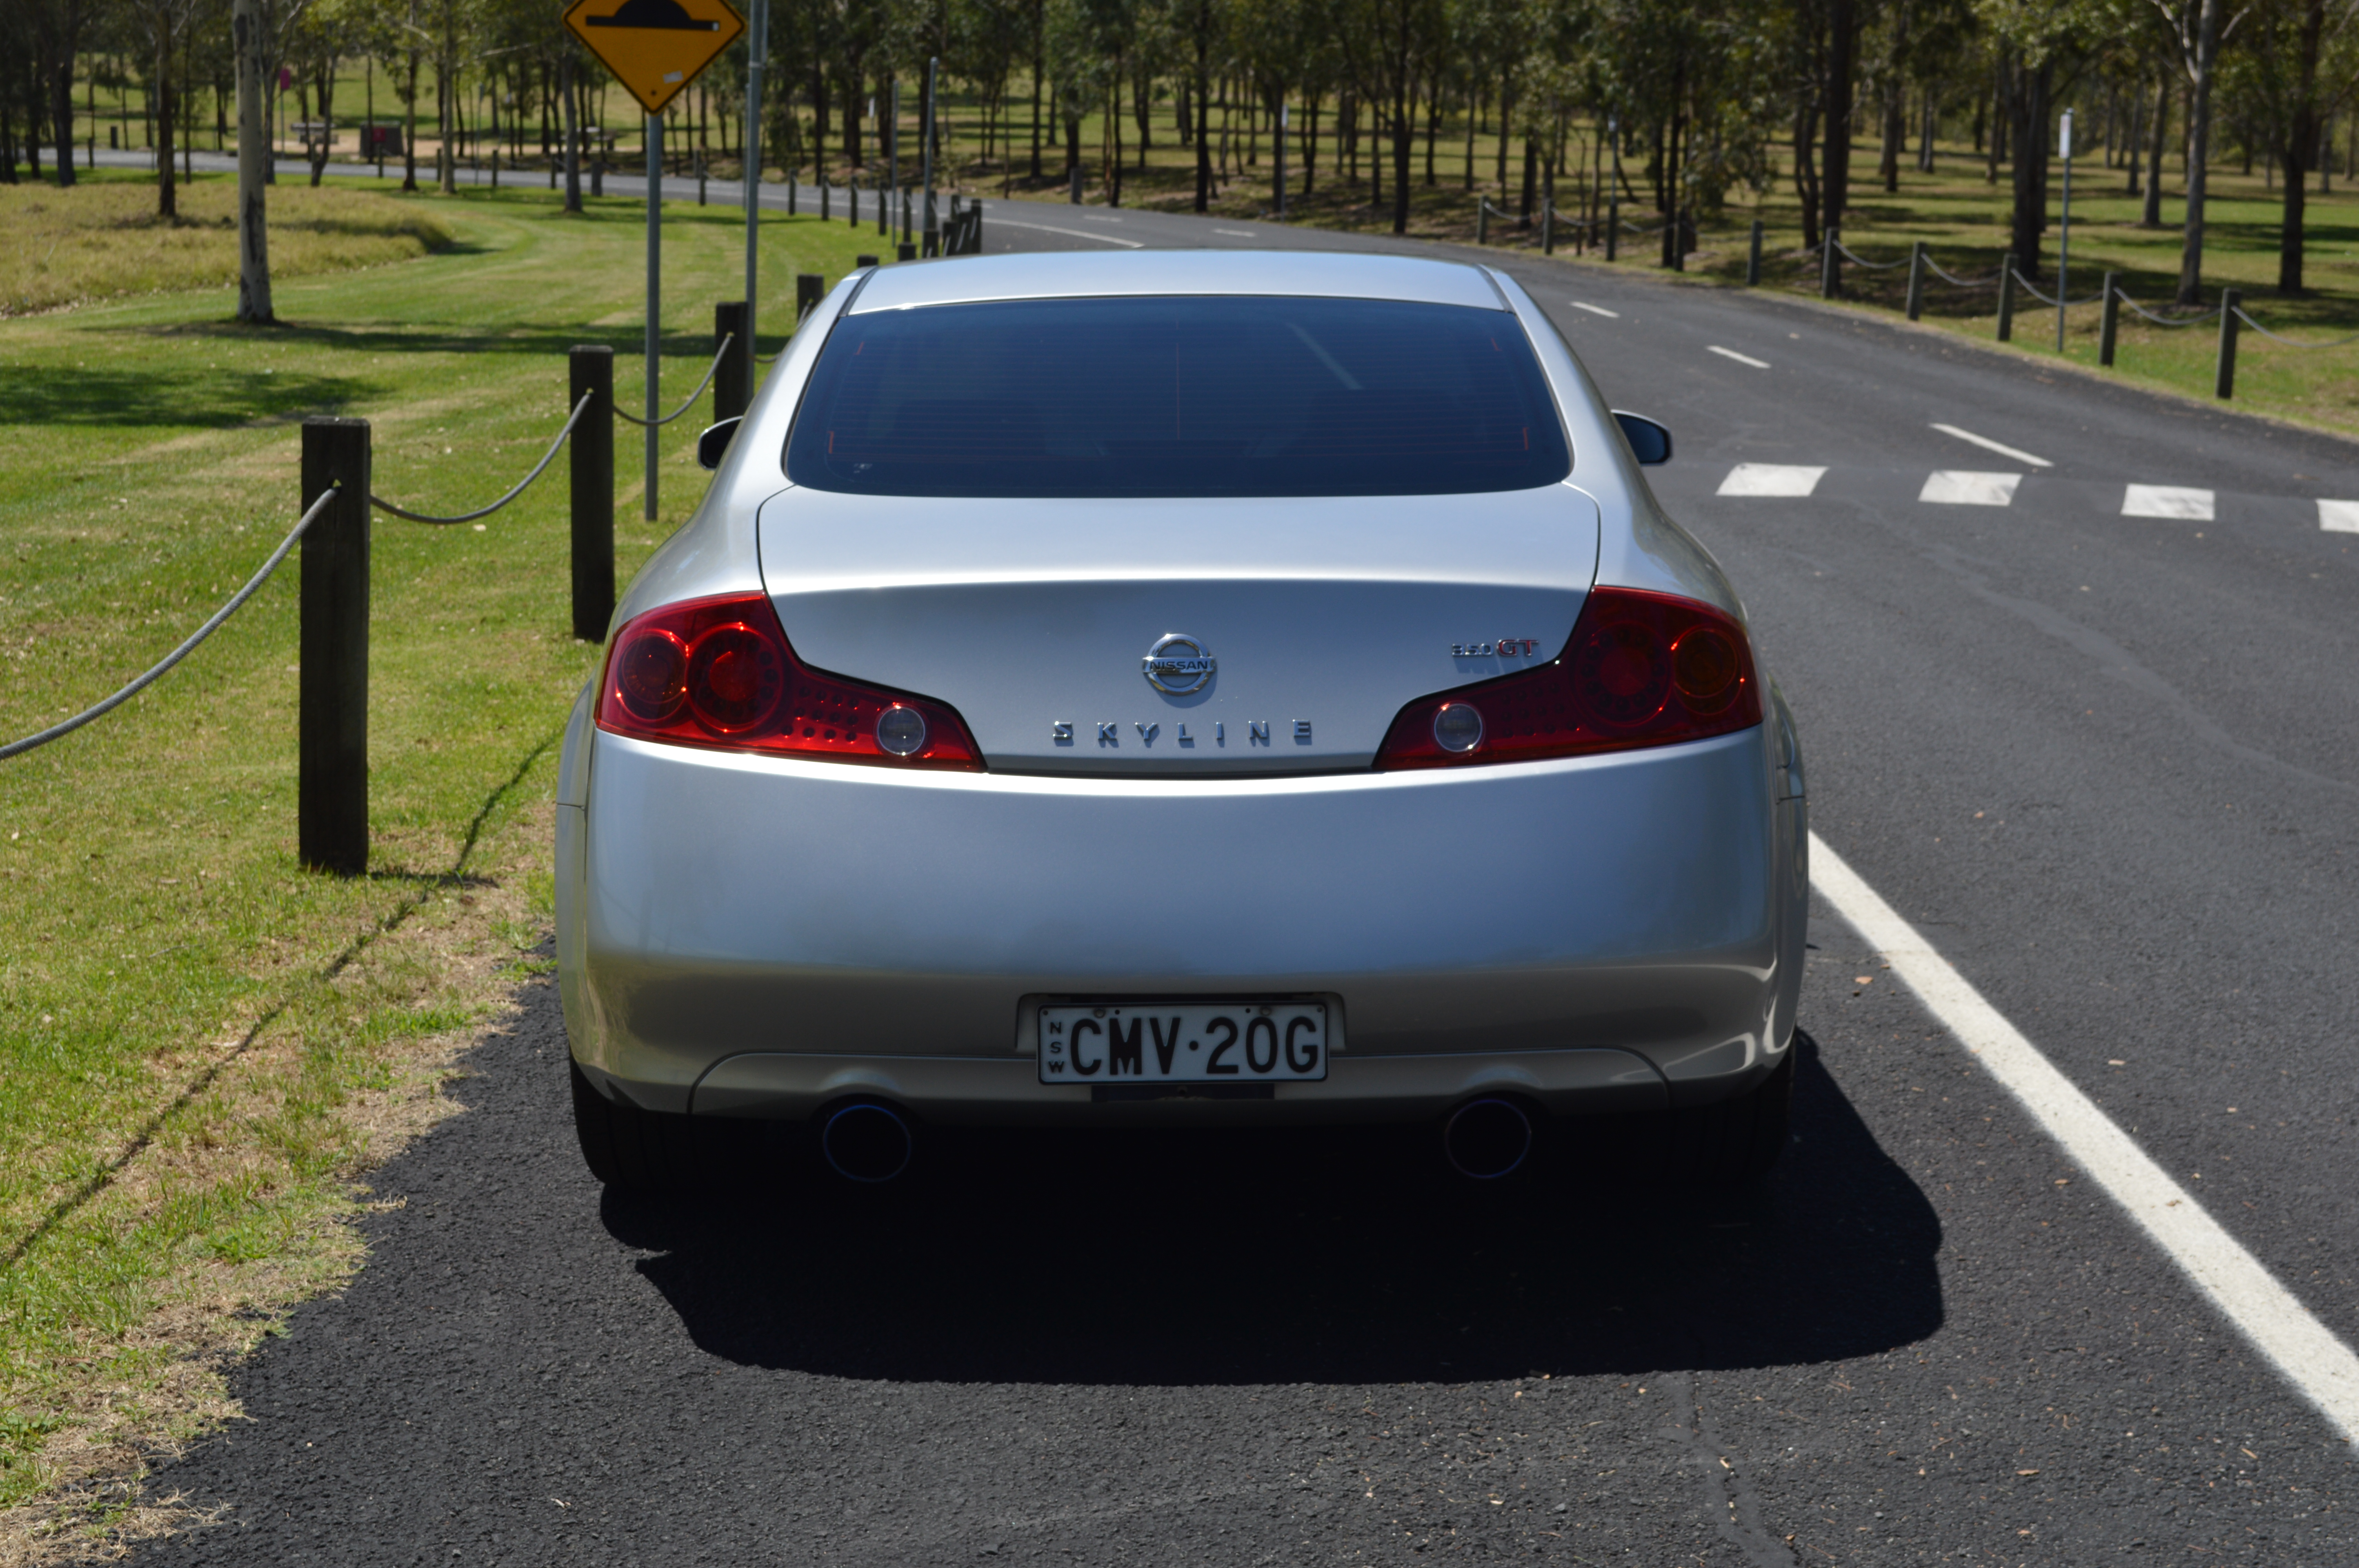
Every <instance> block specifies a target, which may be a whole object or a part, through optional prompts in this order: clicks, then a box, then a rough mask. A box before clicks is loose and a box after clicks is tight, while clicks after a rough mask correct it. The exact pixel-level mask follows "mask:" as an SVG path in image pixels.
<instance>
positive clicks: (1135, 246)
mask: <svg viewBox="0 0 2359 1568" xmlns="http://www.w3.org/2000/svg"><path fill="white" fill-rule="evenodd" d="M991 221H992V222H994V223H995V224H997V225H998V226H999V227H1000V228H1003V229H1032V230H1037V231H1038V232H1040V233H1043V234H1062V235H1064V236H1065V237H1066V238H1067V239H1070V240H1095V241H1096V242H1097V243H1100V244H1102V245H1120V246H1121V247H1122V248H1123V249H1125V250H1128V251H1138V250H1145V249H1146V248H1147V242H1146V241H1144V240H1125V239H1121V238H1118V237H1117V236H1115V235H1113V234H1093V233H1091V232H1089V231H1088V230H1087V229H1060V228H1057V227H1055V226H1054V225H1053V224H1049V223H1027V222H1023V221H1022V220H1020V219H1016V218H1003V217H1001V216H1000V215H999V213H998V211H997V210H994V211H993V212H992V214H991Z"/></svg>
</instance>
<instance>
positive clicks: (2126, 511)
mask: <svg viewBox="0 0 2359 1568" xmlns="http://www.w3.org/2000/svg"><path fill="white" fill-rule="evenodd" d="M2122 515H2123V516H2125V517H2177V518H2180V519H2183V520H2184V521H2186V522H2189V523H2209V522H2211V521H2212V492H2210V491H2208V490H2189V489H2187V488H2185V487H2183V486H2180V485H2175V484H2129V485H2124V486H2123V487H2122Z"/></svg>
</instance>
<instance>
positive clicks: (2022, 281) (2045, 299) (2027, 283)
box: [2007, 267, 2105, 310]
mask: <svg viewBox="0 0 2359 1568" xmlns="http://www.w3.org/2000/svg"><path fill="white" fill-rule="evenodd" d="M2007 271H2009V272H2013V273H2015V286H2016V287H2017V288H2020V289H2021V290H2023V291H2024V292H2025V293H2026V294H2028V295H2029V296H2031V297H2033V298H2034V299H2037V300H2038V301H2039V303H2041V304H2042V305H2045V306H2047V307H2048V308H2049V309H2051V310H2052V309H2055V308H2059V307H2062V308H2066V309H2070V308H2071V307H2072V306H2074V305H2101V304H2103V303H2104V298H2105V296H2104V292H2103V291H2102V290H2101V291H2099V292H2098V293H2095V294H2092V295H2091V296H2089V297H2088V298H2086V299H2074V300H2070V301H2065V300H2059V299H2055V298H2052V297H2049V296H2048V295H2045V294H2042V293H2040V292H2039V288H2038V285H2036V284H2034V283H2033V282H2032V281H2031V280H2030V279H2029V278H2027V277H2026V276H2023V274H2021V273H2019V272H2015V269H2014V268H2013V267H2009V268H2007Z"/></svg>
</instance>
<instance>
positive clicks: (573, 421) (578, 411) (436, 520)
mask: <svg viewBox="0 0 2359 1568" xmlns="http://www.w3.org/2000/svg"><path fill="white" fill-rule="evenodd" d="M714 363H715V364H718V363H719V361H717V360H716V361H715V362H714ZM705 380H707V381H710V380H712V376H710V375H707V376H706V377H705ZM696 390H697V391H699V392H700V393H701V392H702V391H703V390H704V388H703V387H701V386H700V387H698V388H697V389H696ZM594 396H596V394H594V393H589V392H585V393H583V394H582V397H581V400H580V401H579V402H577V403H575V404H574V405H573V413H572V414H571V416H570V417H568V418H567V419H566V421H565V427H564V428H562V429H560V431H558V432H557V439H555V440H553V441H551V442H549V450H548V451H546V452H544V453H542V454H541V458H540V461H538V462H537V463H535V464H533V465H532V471H531V472H530V473H528V474H527V475H525V476H524V478H522V479H520V480H518V481H516V488H515V489H514V490H511V491H509V492H507V493H506V495H503V496H501V497H500V498H499V499H498V500H497V501H495V502H493V503H491V504H490V505H489V506H486V507H484V508H482V509H481V510H479V511H474V512H462V513H461V514H459V515H457V516H456V517H429V516H428V515H427V514H424V513H422V512H412V511H409V510H408V508H406V507H400V506H396V505H395V504H394V503H392V502H390V501H387V500H386V499H385V498H384V497H383V496H381V495H372V496H370V497H369V504H370V505H371V506H374V507H375V508H376V509H377V510H378V511H379V512H389V513H391V514H393V515H394V516H396V517H400V518H405V519H407V520H408V521H409V522H412V523H428V524H433V525H434V526H436V527H438V528H440V527H447V526H449V525H450V524H453V523H473V521H474V520H475V519H476V518H478V517H489V516H490V515H491V514H493V513H495V512H497V511H498V510H499V509H500V508H501V507H503V506H506V504H507V503H509V502H511V501H514V500H515V499H516V497H517V496H519V495H522V494H523V493H524V492H525V490H526V488H527V486H529V485H530V484H531V483H532V481H534V480H537V479H538V478H539V477H540V476H541V472H542V470H545V469H547V468H548V467H549V464H550V463H552V462H554V461H556V460H557V449H558V448H560V447H561V446H563V445H565V438H566V437H568V436H571V434H573V427H574V426H575V425H577V424H579V423H581V420H582V410H583V409H585V408H588V407H589V406H590V402H591V399H592V397H594ZM691 401H693V400H692V399H691ZM616 412H618V413H619V412H620V410H619V409H618V410H616Z"/></svg>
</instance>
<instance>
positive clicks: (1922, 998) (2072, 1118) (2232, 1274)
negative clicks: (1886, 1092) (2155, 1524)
mask: <svg viewBox="0 0 2359 1568" xmlns="http://www.w3.org/2000/svg"><path fill="white" fill-rule="evenodd" d="M1810 883H1811V885H1812V886H1813V887H1815V888H1817V889H1818V891H1819V893H1820V896H1821V897H1822V898H1824V899H1825V900H1826V901H1827V903H1830V904H1832V905H1833V906H1834V911H1835V913H1836V914H1840V915H1842V916H1843V919H1844V920H1845V921H1846V922H1847V923H1848V924H1849V925H1851V927H1852V929H1853V930H1854V931H1856V932H1858V933H1859V935H1860V936H1861V938H1862V939H1863V940H1864V941H1865V942H1866V944H1867V945H1868V946H1869V947H1870V948H1872V949H1874V950H1875V952H1877V953H1880V954H1882V955H1883V956H1884V957H1885V958H1886V961H1888V962H1889V963H1890V964H1891V966H1892V972H1893V973H1894V974H1895V975H1897V976H1898V977H1899V979H1900V983H1901V984H1903V985H1905V986H1907V987H1908V989H1910V990H1911V991H1913V992H1915V993H1916V995H1917V1000H1919V1002H1921V1003H1923V1004H1924V1007H1925V1011H1928V1012H1930V1013H1931V1014H1932V1015H1933V1017H1934V1019H1935V1020H1936V1021H1937V1022H1940V1024H1941V1025H1942V1026H1943V1027H1945V1028H1946V1029H1948V1030H1949V1032H1950V1033H1951V1034H1954V1035H1955V1036H1957V1039H1958V1043H1959V1044H1962V1045H1963V1046H1964V1047H1965V1048H1966V1050H1967V1051H1968V1052H1969V1053H1970V1054H1973V1056H1974V1057H1976V1058H1977V1059H1978V1060H1979V1061H1980V1062H1981V1063H1982V1065H1984V1067H1985V1068H1986V1069H1988V1070H1989V1072H1990V1075H1991V1076H1993V1077H1995V1078H1996V1079H1997V1080H1998V1081H1999V1083H2000V1084H2001V1085H2002V1086H2003V1087H2006V1090H2007V1092H2008V1093H2009V1094H2012V1095H2013V1096H2014V1097H2015V1098H2016V1099H2017V1102H2018V1103H2019V1104H2021V1105H2022V1107H2023V1108H2024V1109H2025V1110H2026V1111H2027V1112H2028V1113H2029V1114H2030V1116H2031V1119H2033V1120H2034V1121H2036V1122H2038V1124H2039V1126H2040V1129H2041V1130H2043V1131H2045V1132H2046V1133H2047V1134H2048V1135H2049V1137H2050V1138H2052V1139H2054V1140H2055V1141H2056V1142H2057V1143H2058V1144H2059V1145H2060V1147H2061V1148H2062V1149H2063V1151H2064V1152H2065V1154H2066V1155H2067V1156H2069V1157H2070V1158H2071V1161H2072V1162H2073V1163H2075V1164H2076V1165H2078V1166H2079V1167H2080V1168H2081V1170H2082V1172H2083V1173H2085V1174H2087V1176H2088V1177H2089V1179H2090V1180H2092V1181H2093V1182H2095V1183H2096V1184H2098V1185H2099V1186H2100V1187H2103V1188H2104V1191H2105V1195H2107V1196H2108V1197H2110V1198H2112V1199H2113V1200H2114V1202H2115V1203H2117V1204H2119V1205H2121V1206H2122V1207H2123V1209H2124V1210H2125V1211H2126V1212H2127V1213H2128V1215H2129V1217H2130V1218H2132V1219H2133V1220H2135V1221H2136V1222H2137V1224H2138V1227H2140V1228H2141V1229H2143V1230H2144V1231H2145V1232H2146V1233H2147V1236H2148V1237H2149V1238H2152V1240H2153V1241H2154V1243H2155V1245H2157V1246H2158V1247H2159V1248H2161V1249H2162V1250H2163V1251H2164V1253H2165V1254H2167V1255H2168V1256H2169V1259H2170V1260H2171V1261H2172V1262H2174V1263H2176V1264H2178V1265H2179V1267H2180V1269H2181V1270H2182V1271H2185V1273H2186V1275H2187V1277H2188V1278H2189V1279H2190V1280H2192V1281H2195V1287H2196V1289H2198V1290H2199V1291H2201V1292H2203V1294H2204V1295H2205V1296H2206V1297H2207V1298H2208V1299H2209V1300H2210V1301H2211V1303H2212V1305H2213V1306H2214V1307H2217V1308H2218V1309H2219V1310H2220V1312H2221V1314H2223V1315H2224V1316H2225V1317H2226V1318H2227V1319H2228V1321H2229V1322H2230V1323H2231V1324H2233V1325H2235V1327H2236V1328H2237V1330H2238V1331H2239V1332H2241V1333H2242V1334H2243V1335H2244V1336H2245V1338H2247V1339H2248V1340H2250V1341H2251V1342H2252V1344H2253V1346H2254V1348H2255V1349H2256V1350H2258V1351H2259V1352H2260V1353H2261V1354H2262V1355H2263V1356H2265V1357H2268V1359H2269V1360H2271V1361H2272V1362H2274V1363H2276V1365H2277V1370H2278V1371H2279V1372H2281V1373H2282V1374H2284V1376H2285V1379H2286V1380H2287V1381H2288V1382H2289V1383H2291V1384H2292V1385H2293V1386H2294V1388H2295V1390H2297V1391H2298V1392H2299V1393H2300V1394H2301V1395H2302V1397H2303V1398H2305V1399H2307V1400H2309V1401H2310V1403H2311V1404H2312V1405H2314V1406H2316V1407H2317V1408H2318V1410H2319V1411H2320V1413H2321V1414H2323V1415H2324V1416H2325V1417H2326V1419H2327V1420H2328V1421H2329V1422H2332V1425H2333V1426H2334V1428H2335V1430H2336V1433H2338V1434H2339V1435H2340V1436H2341V1437H2342V1438H2343V1441H2344V1442H2346V1443H2348V1442H2353V1441H2359V1356H2354V1355H2353V1354H2352V1353H2351V1347H2350V1346H2347V1345H2344V1344H2343V1342H2342V1341H2341V1340H2339V1339H2337V1338H2335V1337H2334V1336H2333V1334H2332V1332H2331V1331H2330V1330H2329V1329H2328V1328H2327V1326H2326V1325H2324V1324H2322V1323H2321V1322H2319V1321H2318V1319H2317V1317H2316V1316H2314V1315H2313V1314H2311V1313H2310V1309H2309V1308H2308V1307H2306V1306H2304V1305H2302V1304H2301V1302H2300V1300H2299V1298H2297V1297H2296V1296H2295V1295H2294V1293H2293V1292H2291V1291H2288V1290H2287V1289H2286V1288H2285V1286H2283V1285H2281V1284H2279V1283H2278V1282H2277V1279H2276V1277H2275V1276H2274V1275H2272V1274H2271V1273H2270V1272H2269V1271H2268V1270H2267V1269H2266V1268H2264V1267H2263V1266H2262V1265H2261V1261H2260V1260H2259V1259H2257V1258H2255V1257H2254V1256H2253V1255H2252V1254H2251V1253H2250V1252H2247V1251H2246V1250H2245V1249H2244V1247H2243V1246H2242V1245H2241V1244H2239V1243H2238V1241H2237V1240H2236V1238H2234V1237H2233V1236H2231V1235H2229V1234H2228V1232H2227V1230H2226V1229H2225V1228H2223V1227H2222V1226H2221V1224H2220V1222H2219V1221H2217V1220H2215V1219H2213V1218H2212V1217H2211V1216H2210V1215H2209V1214H2207V1213H2205V1212H2204V1210H2203V1208H2202V1206H2201V1205H2199V1204H2198V1203H2197V1202H2196V1201H2195V1199H2194V1198H2193V1197H2192V1196H2190V1195H2189V1193H2188V1191H2187V1189H2186V1188H2184V1187H2182V1186H2180V1184H2179V1183H2178V1182H2177V1181H2176V1180H2174V1179H2173V1178H2172V1177H2171V1175H2170V1173H2169V1172H2167V1171H2165V1170H2164V1169H2163V1168H2162V1167H2161V1166H2160V1165H2158V1164H2157V1163H2156V1162H2155V1161H2154V1158H2153V1156H2151V1155H2149V1154H2148V1153H2147V1152H2146V1151H2145V1150H2143V1149H2141V1148H2139V1147H2138V1146H2137V1144H2136V1141H2133V1140H2132V1139H2131V1137H2130V1136H2129V1134H2127V1133H2126V1132H2124V1131H2123V1130H2121V1128H2120V1127H2119V1126H2117V1125H2116V1124H2115V1123H2114V1120H2113V1119H2112V1118H2111V1117H2108V1116H2107V1115H2106V1114H2105V1113H2104V1111H2103V1110H2102V1109H2100V1108H2098V1106H2097V1104H2096V1102H2095V1101H2094V1100H2092V1099H2091V1098H2089V1097H2088V1096H2087V1095H2085V1094H2083V1093H2082V1092H2081V1090H2080V1088H2079V1087H2078V1086H2076V1085H2075V1084H2074V1083H2073V1082H2072V1080H2071V1079H2070V1078H2068V1077H2066V1076H2064V1075H2063V1074H2062V1073H2060V1072H2058V1071H2057V1070H2056V1065H2055V1064H2054V1063H2052V1062H2050V1061H2049V1059H2048V1058H2047V1057H2046V1056H2044V1055H2042V1054H2040V1052H2039V1048H2038V1046H2036V1045H2034V1044H2032V1043H2031V1042H2030V1041H2029V1040H2027V1039H2026V1038H2025V1037H2024V1035H2023V1033H2022V1032H2021V1031H2019V1030H2017V1028H2016V1027H2015V1025H2014V1024H2012V1023H2009V1022H2007V1021H2006V1018H2005V1017H2004V1016H2003V1015H2001V1013H2000V1012H1999V1011H1998V1010H1997V1009H1996V1008H1995V1007H1993V1006H1991V1004H1990V1003H1989V1002H1988V1001H1987V1000H1984V997H1983V994H1982V993H1981V992H1980V991H1978V990H1976V989H1974V988H1973V985H1972V984H1970V983H1969V982H1968V981H1967V979H1966V978H1965V977H1964V976H1963V975H1961V974H1960V973H1958V971H1957V969H1956V968H1953V967H1952V966H1951V963H1950V961H1949V960H1948V959H1946V958H1944V957H1941V955H1940V953H1938V952H1936V951H1934V949H1933V947H1932V945H1931V944H1930V943H1928V942H1927V941H1926V940H1925V938H1924V937H1923V936H1921V935H1918V933H1917V930H1916V928H1915V927H1914V926H1911V925H1909V924H1908V922H1907V921H1906V920H1903V919H1902V918H1901V917H1900V916H1899V915H1898V914H1897V913H1895V912H1894V910H1893V908H1892V906H1891V905H1890V904H1888V903H1885V902H1884V900H1883V899H1882V898H1880V897H1878V896H1877V894H1876V892H1875V889H1874V888H1871V887H1869V886H1868V885H1867V883H1865V882H1864V881H1861V880H1860V878H1859V875H1858V873H1857V872H1855V871H1853V870H1852V869H1851V868H1850V867H1849V866H1847V865H1845V864H1844V863H1843V857H1842V856H1840V855H1838V854H1836V853H1835V852H1834V851H1833V850H1832V849H1829V848H1827V846H1826V842H1825V841H1824V840H1823V839H1821V838H1820V837H1819V836H1818V835H1817V834H1815V833H1813V834H1811V835H1810Z"/></svg>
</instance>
